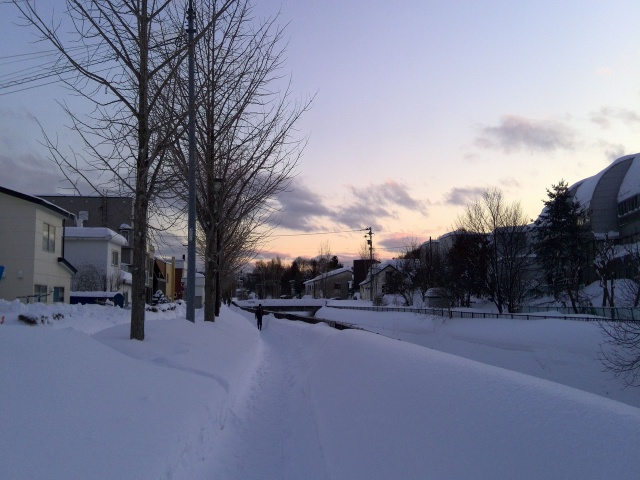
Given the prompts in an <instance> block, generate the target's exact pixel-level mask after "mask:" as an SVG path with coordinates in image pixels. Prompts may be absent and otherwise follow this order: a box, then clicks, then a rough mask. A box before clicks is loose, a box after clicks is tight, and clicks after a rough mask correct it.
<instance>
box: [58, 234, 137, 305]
mask: <svg viewBox="0 0 640 480" xmlns="http://www.w3.org/2000/svg"><path fill="white" fill-rule="evenodd" d="M65 243H66V246H67V248H66V251H67V258H68V259H69V261H70V262H71V263H72V264H73V265H74V266H75V267H76V268H77V270H78V273H77V274H76V275H75V276H74V279H73V282H72V288H73V291H74V292H78V291H93V292H96V291H103V292H119V293H121V294H122V296H123V299H124V304H125V305H127V304H128V303H129V302H130V299H131V284H130V282H126V281H123V279H124V278H126V276H124V275H123V272H121V259H122V248H123V247H125V246H127V240H126V239H125V238H124V237H123V236H122V235H120V234H118V233H116V232H114V231H113V230H111V229H110V228H105V227H67V228H66V229H65Z"/></svg>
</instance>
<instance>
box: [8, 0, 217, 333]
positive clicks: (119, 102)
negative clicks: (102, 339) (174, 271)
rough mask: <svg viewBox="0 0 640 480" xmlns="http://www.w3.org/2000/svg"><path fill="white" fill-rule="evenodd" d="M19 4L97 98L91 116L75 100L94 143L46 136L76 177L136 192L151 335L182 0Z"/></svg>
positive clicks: (135, 300) (135, 311)
mask: <svg viewBox="0 0 640 480" xmlns="http://www.w3.org/2000/svg"><path fill="white" fill-rule="evenodd" d="M13 3H14V5H15V6H16V8H18V10H19V11H20V13H21V15H22V18H23V19H24V20H25V23H26V24H27V25H29V26H31V27H35V29H37V31H38V33H39V35H40V37H41V39H43V40H44V41H47V42H49V43H50V44H52V45H53V46H54V47H55V48H56V49H57V50H58V52H59V54H60V62H61V63H65V64H68V65H69V66H70V67H71V68H72V69H73V70H74V71H75V72H76V73H77V76H76V78H75V80H74V81H72V82H67V84H68V86H69V87H70V88H71V89H72V90H73V91H74V92H75V93H77V94H78V95H80V96H81V97H83V98H85V99H86V100H88V101H89V102H91V104H92V105H93V112H92V113H91V114H89V115H88V116H86V117H85V118H83V117H80V116H79V115H77V114H75V113H74V112H73V111H72V110H71V109H70V108H66V111H67V113H68V114H69V118H71V121H72V128H73V129H74V130H75V131H76V132H78V134H79V135H80V137H81V139H82V141H83V142H84V145H85V148H84V151H83V152H74V154H73V155H71V156H66V155H61V152H60V150H59V149H58V146H57V144H55V142H52V141H50V140H49V139H47V140H46V141H47V143H48V144H49V145H50V147H51V148H50V151H51V153H52V156H53V158H54V160H55V161H56V162H58V164H59V165H60V167H61V169H62V170H63V172H71V173H65V174H66V175H67V176H68V177H67V178H69V180H70V181H71V182H72V183H73V184H74V185H75V184H76V182H77V179H78V178H82V179H85V180H87V181H89V183H90V184H92V185H94V188H96V190H98V186H97V185H96V180H94V177H91V175H92V174H91V173H89V172H98V174H99V175H98V177H99V180H98V181H102V182H107V183H110V182H113V183H112V184H116V185H117V186H118V187H119V188H121V189H125V190H128V191H129V192H131V194H132V195H133V197H134V225H133V235H132V240H133V270H132V308H131V334H130V337H131V338H132V339H137V340H143V339H144V315H145V300H146V298H145V293H146V292H145V290H146V287H145V283H146V262H147V254H146V251H147V244H148V242H149V237H148V229H149V214H150V207H151V206H152V205H153V202H154V198H155V197H156V195H157V194H158V192H160V191H163V190H164V189H165V187H166V186H165V185H163V182H164V181H167V180H169V181H172V177H171V176H169V175H166V171H165V166H166V164H165V161H166V158H167V151H168V146H169V145H170V144H171V143H172V142H173V141H174V139H175V137H176V134H177V128H178V125H179V122H177V121H176V117H177V116H178V114H177V113H176V112H175V111H173V110H172V111H167V110H165V109H164V108H165V106H166V105H167V104H168V102H166V100H165V97H166V94H167V92H166V91H165V90H166V89H165V87H166V86H167V85H169V84H170V81H171V79H172V78H173V74H174V73H175V72H176V69H177V67H178V66H179V65H180V64H181V61H182V59H183V58H184V56H185V55H186V50H187V45H186V43H185V42H180V41H179V39H180V38H181V37H182V35H183V33H182V31H181V29H180V30H177V29H176V28H175V23H173V22H170V21H169V18H170V17H172V18H175V17H176V16H177V14H176V13H175V11H173V12H172V9H173V8H174V6H175V3H176V2H174V1H172V0H137V1H135V2H134V1H130V0H66V10H65V12H64V15H63V16H62V17H58V16H54V17H51V20H48V18H49V16H48V15H47V14H46V13H45V14H43V12H42V9H39V8H37V7H36V2H35V1H32V0H26V1H24V0H13ZM222 11H224V8H221V9H219V12H222ZM49 13H52V12H49ZM209 20H210V22H211V20H212V19H209ZM185 112H186V110H185ZM90 177H91V178H90ZM103 186H104V185H103Z"/></svg>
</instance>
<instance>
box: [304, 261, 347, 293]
mask: <svg viewBox="0 0 640 480" xmlns="http://www.w3.org/2000/svg"><path fill="white" fill-rule="evenodd" d="M352 282H353V272H352V271H351V268H349V267H342V268H338V269H336V270H330V271H328V272H326V273H323V274H321V275H318V276H317V277H315V278H312V279H311V280H307V281H306V282H304V294H305V295H309V296H311V297H312V298H342V299H346V298H348V296H349V290H350V288H351V283H352Z"/></svg>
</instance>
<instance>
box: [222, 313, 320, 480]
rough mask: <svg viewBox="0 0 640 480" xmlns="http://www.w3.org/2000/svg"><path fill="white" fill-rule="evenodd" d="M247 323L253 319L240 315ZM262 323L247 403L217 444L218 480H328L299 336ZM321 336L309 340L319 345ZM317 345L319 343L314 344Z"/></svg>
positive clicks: (277, 325)
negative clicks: (303, 372)
mask: <svg viewBox="0 0 640 480" xmlns="http://www.w3.org/2000/svg"><path fill="white" fill-rule="evenodd" d="M242 315H243V316H245V317H246V318H247V319H248V321H252V322H253V320H252V317H251V316H250V314H248V313H244V312H243V313H242ZM290 326H291V325H287V324H283V323H280V322H276V321H273V316H270V315H269V316H266V317H265V318H264V325H263V329H262V331H261V332H260V343H259V346H258V354H257V364H256V369H255V372H254V373H253V375H252V377H251V379H250V380H249V382H248V384H247V387H246V389H247V390H246V391H245V392H244V395H243V399H242V400H241V401H239V402H238V404H237V405H236V406H235V407H234V411H233V412H231V414H230V417H229V419H228V420H227V422H226V424H225V428H224V430H223V432H221V435H220V437H219V439H218V441H217V446H216V453H215V456H216V463H217V466H216V471H217V475H219V476H217V478H223V479H232V478H233V479H236V478H237V479H253V478H262V479H264V478H279V479H300V478H305V479H318V480H320V479H325V478H328V477H327V474H326V465H325V461H324V455H323V452H322V446H321V444H320V439H319V436H318V428H317V425H316V420H315V418H314V414H313V410H312V407H311V405H310V403H309V399H308V398H307V395H306V392H305V388H304V379H303V378H300V372H301V371H304V370H306V369H305V368H300V367H301V366H303V365H302V364H303V362H304V357H305V355H304V350H308V349H309V348H310V346H309V344H307V343H306V342H305V343H301V342H300V338H299V334H300V331H299V330H298V329H295V328H293V329H292V328H289V327H290ZM322 338H324V336H323V335H318V334H317V333H316V334H314V335H309V336H308V338H307V340H309V341H315V342H316V343H318V342H321V341H322ZM314 339H315V340H314Z"/></svg>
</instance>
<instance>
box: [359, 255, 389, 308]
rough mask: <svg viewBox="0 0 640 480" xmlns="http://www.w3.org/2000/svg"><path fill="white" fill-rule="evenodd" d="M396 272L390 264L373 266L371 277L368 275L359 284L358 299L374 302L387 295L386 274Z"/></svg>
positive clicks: (384, 263)
mask: <svg viewBox="0 0 640 480" xmlns="http://www.w3.org/2000/svg"><path fill="white" fill-rule="evenodd" d="M393 270H396V267H394V266H393V264H392V262H383V263H378V264H376V265H374V266H373V268H372V273H373V276H371V275H368V276H367V278H366V279H365V280H364V281H362V282H360V299H362V300H371V301H373V300H375V299H376V298H378V297H381V296H382V295H384V294H385V293H387V273H388V272H391V271H393Z"/></svg>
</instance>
